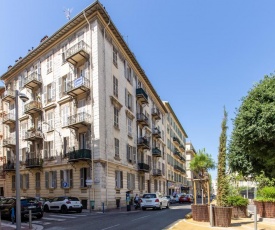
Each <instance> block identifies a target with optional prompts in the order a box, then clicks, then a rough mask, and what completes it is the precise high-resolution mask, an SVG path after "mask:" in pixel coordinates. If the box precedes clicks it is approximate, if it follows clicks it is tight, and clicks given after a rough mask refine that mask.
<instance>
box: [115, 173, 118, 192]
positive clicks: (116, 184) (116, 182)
mask: <svg viewBox="0 0 275 230" xmlns="http://www.w3.org/2000/svg"><path fill="white" fill-rule="evenodd" d="M115 188H118V171H115Z"/></svg>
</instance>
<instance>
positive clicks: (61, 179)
mask: <svg viewBox="0 0 275 230" xmlns="http://www.w3.org/2000/svg"><path fill="white" fill-rule="evenodd" d="M63 181H64V171H63V170H60V188H64V186H63Z"/></svg>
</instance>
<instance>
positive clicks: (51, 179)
mask: <svg viewBox="0 0 275 230" xmlns="http://www.w3.org/2000/svg"><path fill="white" fill-rule="evenodd" d="M45 188H48V189H49V188H57V172H56V171H50V172H45Z"/></svg>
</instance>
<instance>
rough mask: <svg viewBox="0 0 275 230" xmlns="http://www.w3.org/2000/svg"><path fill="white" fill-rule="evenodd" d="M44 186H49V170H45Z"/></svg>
mask: <svg viewBox="0 0 275 230" xmlns="http://www.w3.org/2000/svg"><path fill="white" fill-rule="evenodd" d="M45 188H49V172H45Z"/></svg>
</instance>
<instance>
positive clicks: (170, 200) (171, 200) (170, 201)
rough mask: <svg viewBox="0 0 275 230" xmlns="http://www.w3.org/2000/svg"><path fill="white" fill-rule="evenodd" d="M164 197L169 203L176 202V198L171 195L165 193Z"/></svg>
mask: <svg viewBox="0 0 275 230" xmlns="http://www.w3.org/2000/svg"><path fill="white" fill-rule="evenodd" d="M166 198H167V199H168V201H169V203H170V204H174V203H176V199H175V198H174V197H173V196H172V195H170V196H169V195H167V196H166Z"/></svg>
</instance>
